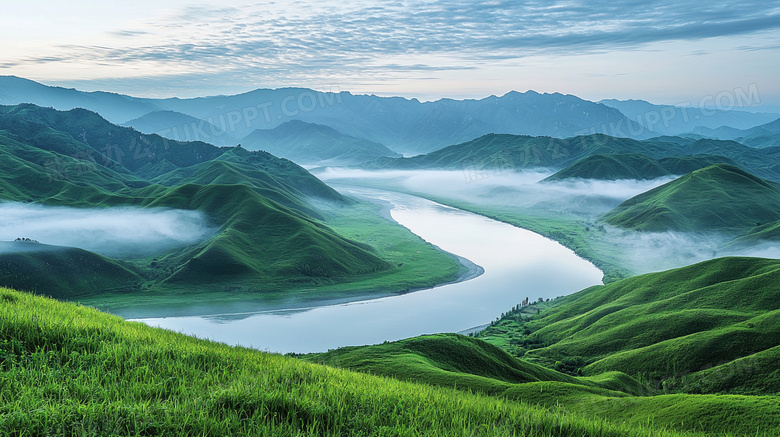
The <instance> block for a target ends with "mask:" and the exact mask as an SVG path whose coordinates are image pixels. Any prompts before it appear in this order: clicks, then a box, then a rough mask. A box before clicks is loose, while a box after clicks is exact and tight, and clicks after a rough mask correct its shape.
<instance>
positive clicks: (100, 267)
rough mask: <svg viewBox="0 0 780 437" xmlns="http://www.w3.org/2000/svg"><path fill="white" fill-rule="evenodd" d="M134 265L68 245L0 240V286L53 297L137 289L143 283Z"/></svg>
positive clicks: (59, 297) (62, 297) (75, 296)
mask: <svg viewBox="0 0 780 437" xmlns="http://www.w3.org/2000/svg"><path fill="white" fill-rule="evenodd" d="M143 281H144V280H143V278H141V277H140V276H139V275H138V273H137V272H136V271H135V269H134V268H132V267H130V266H128V265H126V264H124V263H120V262H117V261H115V260H112V259H110V258H106V257H103V256H100V255H97V254H95V253H92V252H88V251H86V250H81V249H76V248H72V247H60V246H48V245H45V244H40V243H33V242H24V241H0V286H3V287H13V288H15V289H17V290H25V291H30V292H36V293H41V294H45V295H48V296H51V297H54V298H57V299H77V298H83V297H87V296H90V295H95V294H100V293H106V292H112V293H115V292H119V291H125V292H127V291H131V292H132V291H138V290H139V289H140V288H141V284H142V283H143Z"/></svg>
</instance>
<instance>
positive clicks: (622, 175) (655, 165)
mask: <svg viewBox="0 0 780 437" xmlns="http://www.w3.org/2000/svg"><path fill="white" fill-rule="evenodd" d="M669 174H670V173H669V171H667V170H666V169H665V168H664V167H663V166H662V165H661V164H660V163H659V162H658V161H656V160H655V159H652V158H648V157H647V156H644V155H639V154H629V155H591V156H588V157H586V158H583V159H581V160H579V161H577V162H575V163H574V164H572V165H570V166H568V167H566V168H564V169H563V170H560V171H558V172H557V173H555V174H554V175H552V176H550V177H548V178H547V179H545V181H558V180H564V179H574V178H577V179H602V180H612V181H614V180H618V179H656V178H659V177H661V176H668V175H669Z"/></svg>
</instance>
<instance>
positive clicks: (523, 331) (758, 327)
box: [481, 258, 780, 395]
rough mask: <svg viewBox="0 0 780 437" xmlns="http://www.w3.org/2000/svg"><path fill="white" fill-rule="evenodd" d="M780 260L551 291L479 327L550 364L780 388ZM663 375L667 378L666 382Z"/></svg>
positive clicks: (747, 388) (719, 263)
mask: <svg viewBox="0 0 780 437" xmlns="http://www.w3.org/2000/svg"><path fill="white" fill-rule="evenodd" d="M778 280H780V261H778V260H770V259H761V258H718V259H714V260H711V261H705V262H702V263H699V264H696V265H692V266H688V267H683V268H679V269H674V270H669V271H665V272H659V273H650V274H646V275H641V276H636V277H632V278H628V279H624V280H621V281H617V282H614V283H611V284H609V285H603V286H596V287H591V288H588V289H586V290H583V291H580V292H578V293H575V294H572V295H569V296H566V297H563V298H559V299H556V300H555V301H554V302H553V303H552V305H551V307H550V308H549V309H547V310H545V311H544V312H543V313H542V314H541V315H540V316H538V317H535V318H533V319H532V320H530V321H528V320H527V318H526V319H524V321H522V322H520V323H517V320H518V319H517V318H512V317H506V318H505V319H504V320H502V321H500V322H499V323H497V324H495V327H491V328H489V329H488V330H487V331H485V332H484V333H483V334H482V336H481V337H482V338H484V339H486V340H488V341H491V342H495V341H499V340H500V341H501V342H504V343H506V342H507V341H510V342H512V343H513V344H517V345H521V347H519V348H517V349H516V350H515V353H517V354H519V355H521V356H522V357H523V358H524V359H528V360H532V361H534V362H538V363H541V364H546V365H549V366H552V365H554V364H555V363H556V362H570V363H576V366H577V367H579V368H580V370H581V372H583V373H584V374H586V375H598V374H600V373H602V372H607V371H620V372H624V373H627V374H629V375H636V376H639V377H641V378H642V379H644V380H648V379H649V380H651V381H655V382H656V384H657V386H658V387H659V388H661V387H663V388H664V389H665V390H666V391H671V392H675V391H678V392H690V393H721V394H723V393H742V394H753V395H767V394H772V395H777V394H780V373H778V371H777V368H776V366H772V365H768V366H765V365H764V363H768V362H771V360H778V359H780V355H779V354H780V347H779V346H780V324H779V323H780V288H778V286H777V284H778ZM662 383H663V384H662Z"/></svg>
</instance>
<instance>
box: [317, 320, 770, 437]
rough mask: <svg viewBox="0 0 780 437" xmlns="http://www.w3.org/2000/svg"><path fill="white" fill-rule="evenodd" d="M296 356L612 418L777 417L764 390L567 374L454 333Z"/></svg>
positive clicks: (746, 430) (740, 420)
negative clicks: (738, 392) (734, 392)
mask: <svg viewBox="0 0 780 437" xmlns="http://www.w3.org/2000/svg"><path fill="white" fill-rule="evenodd" d="M302 358H303V359H305V360H307V361H311V362H316V363H320V364H325V365H328V366H335V367H339V368H344V369H348V370H355V371H359V372H361V373H368V374H371V375H379V376H390V377H393V378H395V379H399V380H402V381H410V382H417V383H421V384H428V385H435V386H443V387H452V388H456V389H458V390H462V391H466V392H471V393H482V394H490V395H493V396H501V397H504V398H507V399H512V400H517V401H521V402H524V403H527V404H535V405H540V406H544V407H546V408H563V409H565V410H566V411H569V412H575V413H576V414H578V415H583V416H585V417H588V418H591V419H604V420H608V421H611V422H618V423H629V424H635V425H638V424H646V423H652V424H653V425H655V426H659V427H663V428H667V429H674V430H685V431H703V432H705V433H712V434H726V433H729V432H731V433H734V434H736V435H745V434H753V433H756V432H758V433H759V434H761V433H762V432H764V433H765V432H767V430H768V429H769V427H771V426H773V425H774V424H775V423H779V422H780V419H778V418H777V417H774V418H773V414H774V412H776V411H777V398H774V397H771V396H716V395H682V394H662V393H661V392H660V391H657V390H653V389H651V388H648V387H647V386H645V385H644V384H642V383H640V382H638V381H637V380H635V379H634V378H631V377H630V376H628V375H626V374H624V373H622V372H614V371H613V372H606V373H601V374H596V375H594V376H588V377H573V376H570V375H567V374H563V373H559V372H556V371H553V370H550V369H547V368H544V367H542V366H539V365H537V364H534V363H530V362H528V361H525V360H519V359H517V358H514V357H512V356H510V355H508V354H507V353H505V352H503V351H501V350H500V349H498V348H496V347H493V346H491V345H489V344H487V343H486V342H483V341H482V340H478V339H474V338H470V337H464V336H460V335H457V334H437V335H430V336H422V337H416V338H411V339H406V340H400V341H397V342H385V343H383V344H380V345H374V346H358V347H345V348H341V349H337V350H334V351H330V352H327V353H322V354H311V355H304V356H303V357H302ZM725 424H728V425H725Z"/></svg>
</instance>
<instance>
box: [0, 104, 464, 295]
mask: <svg viewBox="0 0 780 437" xmlns="http://www.w3.org/2000/svg"><path fill="white" fill-rule="evenodd" d="M79 126H85V127H86V128H88V129H86V130H84V131H85V132H89V133H88V134H86V135H82V130H81V128H79ZM3 129H7V130H3ZM103 141H106V142H108V141H111V143H109V144H113V145H115V146H116V148H117V150H119V151H123V150H128V149H127V148H128V147H132V146H133V145H134V144H135V145H138V144H143V145H144V147H146V146H148V147H149V149H148V150H146V151H145V152H144V153H142V154H141V155H139V158H138V159H137V160H134V159H132V156H131V154H130V153H129V152H128V154H126V155H115V158H117V159H108V157H107V156H104V157H103V158H101V157H100V155H99V154H97V153H98V152H100V151H101V149H103V148H104V147H103V146H102V144H104V143H103ZM0 144H2V146H3V147H0V170H1V172H0V199H2V200H7V201H17V202H26V203H29V202H34V203H38V204H41V205H56V206H69V207H78V208H108V207H129V206H133V207H140V208H151V207H162V208H169V209H170V208H173V209H175V210H187V211H193V210H194V211H201V212H203V213H205V215H206V218H207V220H208V222H209V226H210V227H212V228H213V229H215V233H214V232H209V233H208V237H205V238H206V240H205V241H197V242H195V243H193V244H190V245H187V246H182V245H179V246H177V247H175V248H173V249H170V248H169V249H166V250H167V252H165V253H156V254H154V256H151V255H140V254H138V255H132V256H131V255H127V256H125V255H123V256H122V258H121V262H120V261H118V260H111V259H108V258H104V257H100V256H99V255H96V254H88V255H87V254H83V253H81V252H79V253H78V255H79V256H81V257H82V258H83V257H91V259H92V260H93V261H90V262H89V263H86V264H84V267H83V268H81V269H78V268H76V269H72V272H71V271H70V270H68V268H67V266H68V265H71V264H73V263H74V261H73V256H75V255H73V254H76V252H69V253H71V254H72V255H73V256H71V257H69V258H67V259H60V258H58V259H57V260H56V261H54V260H51V259H49V258H51V256H52V255H45V257H49V258H47V261H46V262H51V263H53V264H50V265H56V266H61V268H60V267H57V268H51V269H48V270H47V269H45V268H43V267H41V266H44V265H47V264H46V262H44V261H42V257H44V255H40V254H39V255H36V256H35V259H31V255H24V256H21V255H20V256H14V257H13V262H10V261H9V262H8V263H6V264H0V276H2V277H8V278H11V277H13V278H17V279H18V278H27V282H24V281H22V282H19V281H18V280H14V282H11V283H9V284H11V285H14V286H17V287H20V288H24V289H31V288H30V287H32V288H34V289H35V290H37V291H38V292H41V293H44V294H49V295H54V296H58V297H62V298H69V297H73V296H76V295H84V296H86V295H89V296H90V299H92V298H94V297H95V296H96V295H97V294H100V293H97V292H98V291H100V290H104V291H106V290H112V291H111V293H114V294H117V295H121V294H127V293H134V292H147V291H151V292H153V293H157V295H160V294H165V293H168V292H172V293H180V292H182V291H183V290H186V291H187V292H190V293H192V292H195V291H197V292H210V291H220V290H242V291H248V292H258V291H262V292H274V291H278V292H282V291H285V290H292V289H301V288H305V287H310V286H313V285H317V286H321V285H327V286H336V285H338V284H346V283H351V282H359V283H360V284H361V285H360V286H359V287H358V288H360V289H361V290H363V289H365V288H366V286H367V285H366V284H368V283H373V284H374V287H375V288H377V287H378V288H381V289H383V290H387V289H392V290H395V289H406V288H408V287H411V286H422V285H431V281H433V280H434V278H435V280H436V281H439V282H446V281H447V280H450V279H451V277H454V276H456V275H457V272H458V269H459V264H457V261H456V260H455V259H454V258H453V257H452V256H450V255H449V254H446V253H442V252H440V251H435V250H430V247H429V246H430V245H428V244H427V243H425V242H424V241H422V240H421V239H419V238H408V235H407V234H408V230H405V229H404V233H401V234H402V235H399V234H398V233H397V232H395V231H394V230H391V228H394V227H397V226H398V225H397V224H395V223H393V222H391V221H389V220H384V219H382V220H378V221H377V220H370V222H371V223H373V225H372V228H371V229H368V228H365V227H363V228H361V231H362V232H360V233H359V235H361V237H358V238H371V239H375V237H374V236H375V235H376V234H377V233H379V234H382V235H394V236H395V238H396V239H397V240H398V241H407V240H408V243H407V244H406V246H404V247H405V249H404V250H403V251H401V252H398V251H397V250H396V249H395V245H393V244H392V242H388V243H387V244H385V245H384V246H383V248H382V250H380V251H377V250H376V249H374V248H372V247H370V246H368V245H366V244H363V243H360V242H358V241H355V240H352V239H348V238H345V237H343V236H341V235H340V234H339V233H337V232H335V231H334V230H333V229H332V228H331V227H329V226H328V225H327V224H326V221H337V220H336V218H338V217H341V216H343V217H349V218H350V220H356V221H358V223H362V222H364V221H366V217H359V215H360V214H358V213H356V212H354V211H352V209H355V210H356V211H357V210H359V211H362V213H363V214H378V212H376V211H374V210H373V209H371V210H370V211H369V208H365V207H363V206H359V205H357V204H355V203H354V201H353V200H349V199H346V198H344V197H343V196H342V195H341V194H339V193H338V192H336V191H335V190H333V189H332V188H330V187H329V186H327V185H325V184H324V183H323V182H321V181H320V180H319V179H317V178H315V177H314V176H312V175H311V174H310V173H309V172H307V171H306V170H304V169H303V168H301V167H300V166H298V165H296V164H294V163H293V162H291V161H289V160H286V159H280V158H276V157H274V156H273V155H271V154H269V153H266V152H251V151H247V150H245V149H243V148H240V147H232V148H230V147H227V148H218V147H215V146H212V145H209V144H205V143H197V142H196V143H185V142H173V141H167V140H164V139H162V138H161V137H159V136H156V135H144V134H140V133H138V132H137V131H134V130H132V129H130V128H126V127H119V126H115V125H112V124H110V123H108V122H107V121H105V120H104V119H102V118H100V117H99V116H97V115H96V114H94V113H91V112H88V111H85V110H72V111H68V112H60V111H56V110H53V109H46V108H39V107H36V106H33V105H20V106H17V107H0ZM315 205H318V206H315ZM323 207H327V208H328V212H327V214H326V213H324V212H323V211H322V208H323ZM340 223H341V226H345V224H344V220H341V221H340ZM351 227H352V228H355V227H356V225H355V224H352V225H351ZM24 236H26V237H31V238H35V235H29V236H28V235H24ZM380 241H384V238H380ZM188 244H189V243H188ZM42 247H43V246H42ZM54 250H58V251H59V250H60V249H59V248H52V251H54ZM415 253H416V254H419V255H414V256H415V257H418V258H420V259H421V260H422V261H423V262H424V263H425V265H435V266H437V267H438V268H439V270H436V271H434V272H429V273H426V272H421V271H420V269H418V268H416V267H414V266H411V265H410V266H408V267H403V265H404V262H405V261H407V260H406V259H405V258H403V256H409V255H410V254H415ZM3 256H5V257H6V259H8V260H10V259H11V258H9V257H11V255H10V254H5V255H3ZM399 257H401V258H399ZM98 260H99V261H100V262H98ZM388 260H393V263H391V262H389V261H388ZM124 262H126V263H130V264H129V266H130V267H129V268H130V270H132V271H133V272H135V273H132V274H130V272H129V271H128V272H127V274H125V273H122V274H119V273H117V274H115V275H114V276H115V277H114V279H111V280H109V279H110V278H103V279H100V280H98V278H97V277H94V278H95V283H94V284H93V285H91V286H86V285H85V284H84V283H83V281H82V282H79V281H77V280H75V279H74V278H72V276H73V274H74V273H73V272H81V273H82V274H83V275H84V276H85V277H91V276H90V273H89V271H87V270H84V269H86V268H87V267H86V266H100V268H97V267H95V269H94V270H95V271H104V272H111V271H114V270H112V269H114V268H115V267H116V266H119V265H124V264H122V263H124ZM122 268H123V269H124V267H122ZM112 274H113V273H112ZM112 274H107V275H108V277H110V276H111V275H112ZM136 274H138V275H140V278H143V279H140V278H139V277H136V276H135V275H136ZM69 275H70V276H69ZM128 275H129V276H128ZM32 277H35V278H36V279H35V280H32V279H30V278H32ZM101 281H103V282H101ZM106 281H107V282H106ZM364 282H365V284H364ZM436 283H438V282H436ZM123 284H124V285H127V286H123ZM79 286H80V287H81V288H82V289H81V290H77V289H76V288H77V287H79ZM344 287H346V285H345V286H344Z"/></svg>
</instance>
